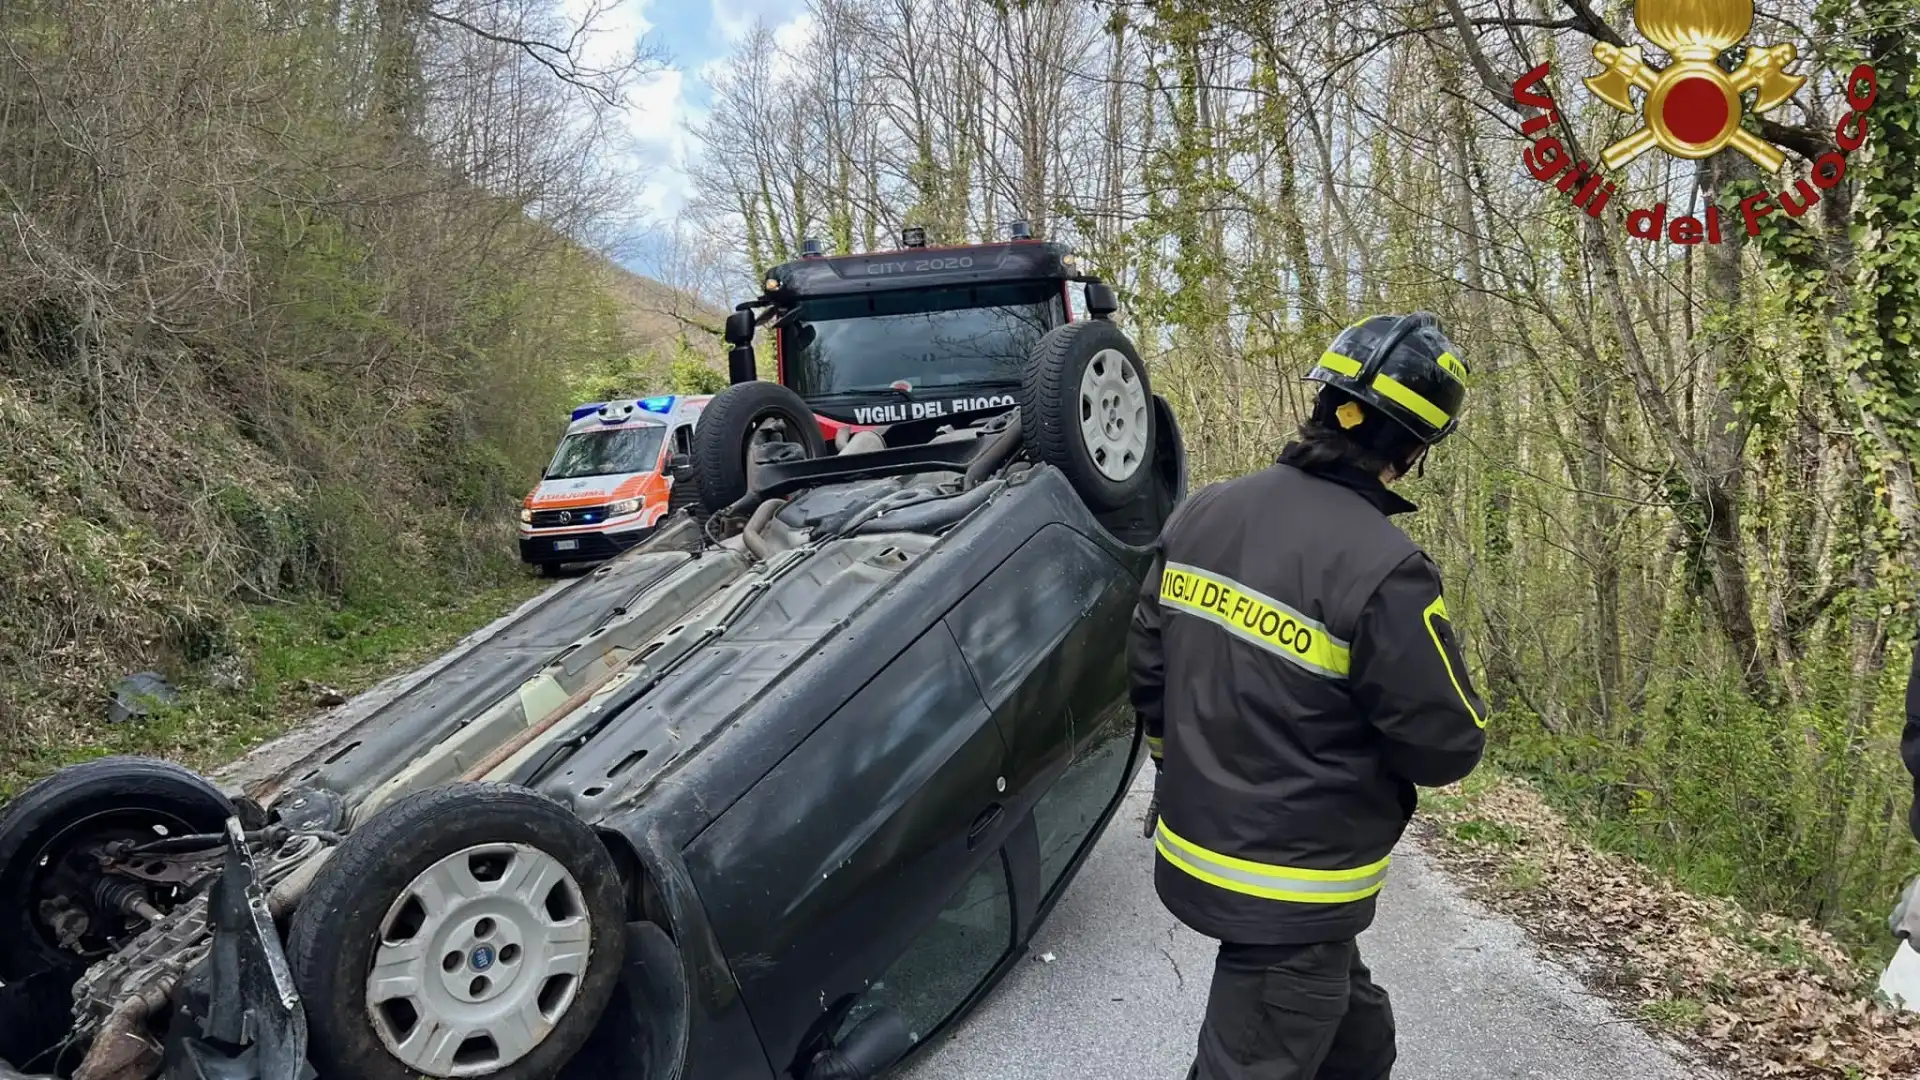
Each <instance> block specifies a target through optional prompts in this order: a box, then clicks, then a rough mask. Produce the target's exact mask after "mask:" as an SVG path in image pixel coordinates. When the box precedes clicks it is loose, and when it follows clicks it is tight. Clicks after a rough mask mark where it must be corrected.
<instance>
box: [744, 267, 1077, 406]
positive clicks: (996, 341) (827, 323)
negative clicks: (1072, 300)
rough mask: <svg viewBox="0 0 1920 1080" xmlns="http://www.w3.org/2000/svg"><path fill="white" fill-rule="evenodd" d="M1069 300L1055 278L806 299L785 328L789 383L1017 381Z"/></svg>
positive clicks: (805, 390)
mask: <svg viewBox="0 0 1920 1080" xmlns="http://www.w3.org/2000/svg"><path fill="white" fill-rule="evenodd" d="M1063 302H1064V298H1063V296H1062V294H1061V290H1060V283H1059V282H1057V281H1022V282H1009V283H1004V284H994V285H970V286H969V285H959V286H952V287H948V288H942V289H915V290H911V291H900V292H877V293H872V294H869V295H866V296H845V297H830V298H824V299H820V300H804V301H801V302H800V303H799V304H796V305H795V306H794V308H793V311H792V312H791V313H790V314H789V315H788V316H787V317H786V319H785V321H784V323H783V325H782V326H781V328H780V335H781V337H780V344H781V349H782V355H783V358H784V360H785V363H786V381H787V385H789V386H791V387H792V388H793V389H794V391H795V392H797V393H798V394H799V395H800V396H801V397H803V398H808V399H810V400H811V399H819V398H828V397H838V396H842V395H850V394H862V393H872V392H876V391H879V392H884V391H886V390H887V388H888V387H889V386H891V385H893V384H894V383H896V382H901V381H904V382H906V383H907V384H908V386H910V387H911V388H912V389H913V390H922V389H927V388H933V387H949V386H976V385H980V384H983V383H986V384H991V383H1016V382H1019V381H1020V374H1021V372H1022V370H1023V369H1024V368H1025V367H1026V363H1027V354H1028V352H1030V351H1031V350H1032V348H1033V346H1034V343H1035V342H1037V341H1039V340H1040V337H1041V335H1043V334H1045V333H1046V332H1047V330H1048V329H1049V328H1051V327H1053V326H1057V325H1059V324H1060V323H1061V322H1064V321H1065V318H1066V317H1065V313H1064V311H1063V310H1062V304H1063Z"/></svg>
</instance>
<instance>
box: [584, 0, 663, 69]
mask: <svg viewBox="0 0 1920 1080" xmlns="http://www.w3.org/2000/svg"><path fill="white" fill-rule="evenodd" d="M652 2H653V0H564V2H563V4H562V8H563V10H564V11H565V12H566V16H567V20H568V22H569V24H570V25H572V26H574V27H579V26H580V25H581V24H582V23H583V22H585V21H586V20H587V19H589V18H591V19H592V26H591V27H589V28H588V29H587V31H586V33H585V35H584V36H583V37H582V39H581V42H580V61H581V63H582V64H583V65H584V66H586V67H589V68H596V69H598V70H601V71H605V70H608V69H610V68H612V67H614V66H616V65H618V64H620V63H622V62H624V61H626V60H627V59H629V58H630V57H632V55H633V50H634V48H635V47H636V46H637V45H638V43H639V41H640V39H641V38H643V37H645V36H646V35H647V32H648V31H650V30H652V29H653V24H652V23H651V22H648V21H647V8H648V7H649V6H650V5H651V4H652Z"/></svg>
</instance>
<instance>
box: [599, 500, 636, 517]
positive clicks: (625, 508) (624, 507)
mask: <svg viewBox="0 0 1920 1080" xmlns="http://www.w3.org/2000/svg"><path fill="white" fill-rule="evenodd" d="M638 509H640V500H639V499H621V500H620V501H619V502H616V503H608V504H607V516H608V517H619V516H620V515H622V514H631V513H633V512H634V511H636V510H638Z"/></svg>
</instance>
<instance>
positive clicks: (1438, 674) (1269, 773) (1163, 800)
mask: <svg viewBox="0 0 1920 1080" xmlns="http://www.w3.org/2000/svg"><path fill="white" fill-rule="evenodd" d="M1303 465H1306V459H1305V455H1304V454H1303V452H1302V448H1301V447H1300V446H1299V445H1298V444H1295V445H1292V446H1289V447H1288V448H1287V450H1286V452H1284V453H1283V454H1282V455H1281V456H1280V459H1279V460H1278V461H1277V462H1276V463H1275V464H1274V465H1272V466H1270V467H1268V468H1266V469H1264V470H1262V471H1260V472H1257V473H1254V474H1252V475H1250V476H1245V477H1241V478H1239V479H1236V480H1231V481H1227V482H1224V483H1220V484H1215V485H1212V486H1210V487H1208V488H1205V489H1203V490H1201V491H1200V492H1198V493H1196V494H1195V495H1194V496H1193V497H1192V498H1191V499H1189V500H1188V501H1187V502H1186V503H1185V504H1184V505H1183V506H1181V507H1180V508H1179V509H1178V510H1177V511H1176V512H1175V513H1174V514H1173V515H1172V517H1171V518H1170V519H1169V520H1168V522H1167V525H1166V527H1165V528H1164V529H1163V530H1162V532H1161V538H1160V542H1159V550H1158V552H1157V553H1156V557H1155V559H1154V562H1153V564H1152V566H1151V568H1150V570H1149V572H1148V575H1147V578H1146V580H1145V581H1144V582H1143V583H1142V586H1141V592H1140V599H1139V603H1138V604H1137V605H1136V606H1135V609H1134V617H1133V627H1132V635H1131V639H1130V641H1129V650H1128V652H1129V662H1130V665H1131V669H1132V697H1133V705H1134V708H1135V710H1136V711H1137V712H1138V713H1139V715H1140V719H1141V722H1142V723H1143V725H1144V726H1145V728H1146V737H1147V745H1148V748H1149V751H1150V752H1152V753H1153V754H1154V756H1155V757H1156V758H1157V759H1159V760H1160V762H1161V765H1162V772H1161V776H1160V778H1159V787H1158V795H1159V805H1160V824H1159V826H1158V829H1157V832H1156V834H1155V837H1154V846H1155V848H1156V850H1157V852H1158V855H1157V858H1156V859H1155V868H1154V884H1155V887H1156V888H1157V890H1158V891H1159V894H1160V898H1161V901H1162V902H1163V903H1165V904H1166V906H1167V908H1168V910H1170V911H1171V912H1172V913H1173V914H1174V915H1175V916H1176V917H1177V918H1179V919H1180V920H1181V921H1182V922H1184V923H1186V924H1187V925H1188V926H1190V927H1192V928H1193V929H1195V930H1197V931H1199V932H1200V933H1202V934H1205V935H1207V936H1209V937H1213V938H1217V939H1220V940H1223V941H1232V942H1237V943H1246V944H1289V943H1304V942H1319V941H1337V940H1341V939H1344V938H1349V937H1353V936H1355V935H1357V934H1358V933H1360V931H1362V930H1364V929H1366V927H1367V926H1368V925H1369V924H1370V923H1371V922H1372V921H1373V911H1374V902H1375V896H1376V894H1377V893H1378V892H1379V891H1380V889H1381V888H1382V886H1383V885H1384V884H1385V880H1386V874H1387V863H1388V853H1389V852H1390V851H1391V850H1392V849H1393V846H1394V844H1395V843H1397V842H1398V841H1399V839H1400V834H1401V832H1402V831H1403V830H1404V829H1405V828H1406V825H1407V822H1408V820H1409V819H1410V818H1411V817H1412V816H1413V811H1414V802H1415V796H1414V785H1416V784H1417V785H1421V786H1423V787H1439V786H1442V785H1445V784H1450V783H1453V782H1454V781H1456V780H1459V779H1461V778H1462V777H1464V776H1466V775H1467V774H1468V773H1469V772H1472V771H1473V769H1474V767H1475V766H1476V765H1477V764H1479V761H1480V755H1481V752H1482V750H1483V749H1484V747H1485V743H1486V735H1485V730H1484V729H1485V726H1486V707H1485V706H1484V705H1483V704H1482V703H1481V701H1480V699H1479V698H1478V697H1477V696H1476V695H1475V693H1474V689H1473V687H1472V685H1471V684H1470V683H1469V682H1468V680H1467V671H1466V666H1465V664H1464V663H1463V661H1462V658H1461V655H1460V652H1459V648H1458V646H1457V644H1456V642H1455V640H1454V635H1453V630H1452V626H1451V624H1450V623H1449V622H1448V619H1447V608H1446V603H1445V602H1444V600H1443V599H1442V598H1441V592H1440V575H1439V572H1438V571H1437V569H1436V568H1435V567H1434V565H1433V563H1432V562H1431V561H1430V560H1429V559H1428V557H1427V556H1426V554H1425V553H1424V552H1422V551H1421V550H1420V549H1419V548H1418V547H1417V546H1415V544H1414V543H1413V541H1412V540H1410V539H1409V538H1408V537H1407V536H1406V534H1404V533H1402V532H1401V531H1400V530H1399V528H1398V527H1396V526H1395V525H1394V524H1393V523H1392V522H1391V521H1390V520H1388V516H1389V515H1391V514H1397V513H1401V512H1403V511H1407V510H1411V509H1413V508H1414V507H1413V504H1412V503H1409V502H1407V501H1406V500H1405V499H1402V498H1400V497H1399V496H1398V495H1395V494H1393V493H1392V492H1390V491H1388V490H1387V488H1386V486H1385V485H1384V484H1382V483H1381V482H1380V480H1379V479H1378V478H1377V477H1372V476H1368V475H1366V474H1364V473H1361V472H1358V471H1356V470H1352V469H1347V468H1344V467H1339V466H1333V467H1326V466H1311V465H1308V466H1307V467H1308V468H1312V470H1313V471H1311V472H1309V471H1305V469H1303V468H1302V467H1301V466H1303Z"/></svg>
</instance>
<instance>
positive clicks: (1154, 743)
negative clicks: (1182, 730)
mask: <svg viewBox="0 0 1920 1080" xmlns="http://www.w3.org/2000/svg"><path fill="white" fill-rule="evenodd" d="M1147 753H1149V754H1152V755H1153V756H1154V757H1159V756H1160V740H1159V739H1156V738H1154V737H1153V736H1151V735H1149V736H1147Z"/></svg>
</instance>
